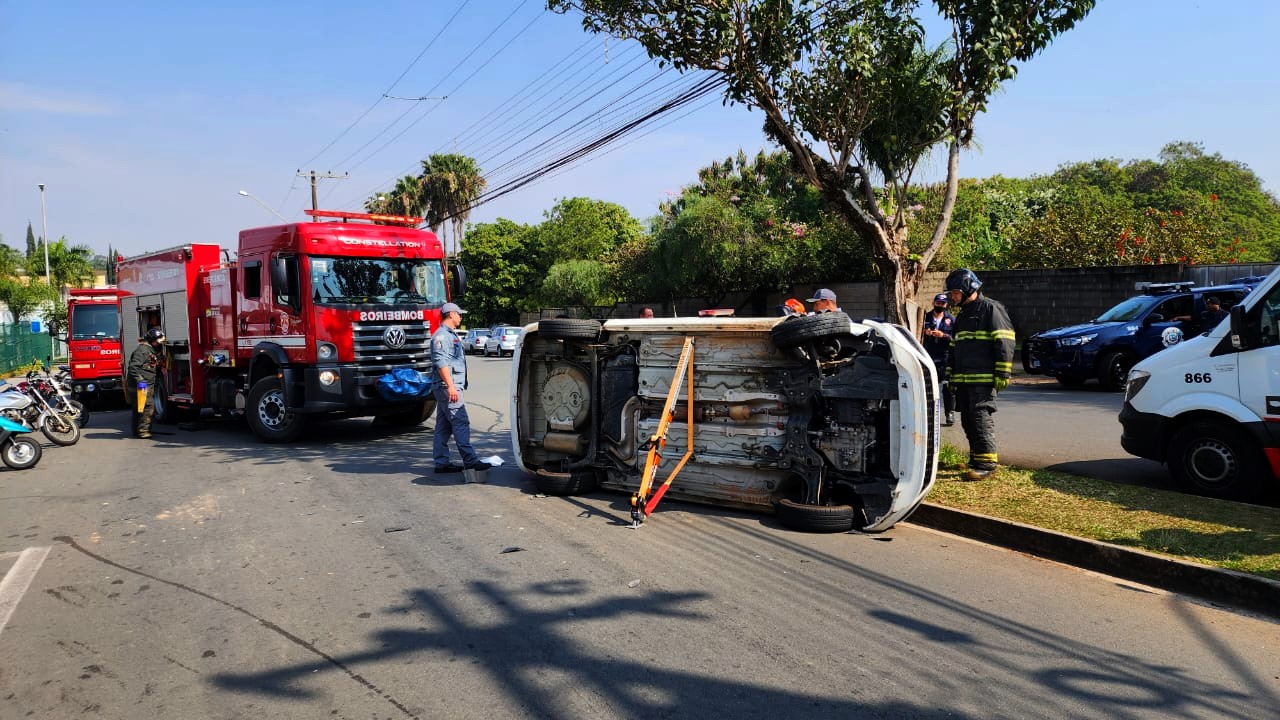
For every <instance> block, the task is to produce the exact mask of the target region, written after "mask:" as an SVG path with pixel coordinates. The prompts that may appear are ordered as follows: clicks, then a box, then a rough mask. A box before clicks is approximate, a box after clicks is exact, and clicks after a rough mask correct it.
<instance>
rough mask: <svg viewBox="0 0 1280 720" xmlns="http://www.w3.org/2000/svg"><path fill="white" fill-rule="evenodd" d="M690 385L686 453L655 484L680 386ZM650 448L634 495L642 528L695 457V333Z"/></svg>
mask: <svg viewBox="0 0 1280 720" xmlns="http://www.w3.org/2000/svg"><path fill="white" fill-rule="evenodd" d="M686 384H687V385H688V388H689V389H688V396H687V398H686V399H685V410H686V416H685V417H686V419H685V426H686V428H687V429H688V431H689V436H688V440H687V441H686V443H685V447H684V457H682V458H680V462H679V463H677V464H676V466H675V468H674V469H673V470H672V471H671V474H670V475H668V476H667V479H666V480H665V481H663V483H662V484H661V485H659V486H657V487H656V488H655V485H656V481H657V476H658V467H659V466H660V465H662V451H663V450H665V449H666V447H667V433H668V432H669V431H670V430H671V422H672V421H673V420H674V419H675V408H676V398H677V397H679V395H680V388H681V387H683V386H684V385H686ZM645 445H646V446H648V448H649V452H648V454H647V455H646V456H645V460H644V472H643V473H642V474H641V475H640V489H639V490H638V491H636V492H635V493H634V494H633V495H632V496H631V527H633V528H638V527H640V524H641V523H643V522H644V520H645V518H647V517H649V516H650V515H652V514H653V510H654V508H656V507H658V502H659V501H661V500H662V496H663V495H666V494H667V490H668V489H670V487H671V483H672V481H674V480H675V479H676V475H679V474H680V471H681V470H683V469H684V466H685V465H686V464H687V463H688V462H689V460H690V459H692V458H693V337H691V336H690V337H685V339H684V346H683V347H682V348H681V349H680V359H679V360H678V361H676V372H675V375H674V377H672V378H671V388H670V389H669V390H668V391H667V401H666V403H665V404H664V405H663V407H662V415H661V417H660V418H659V420H658V428H657V429H656V430H654V432H653V434H652V435H650V436H649V440H648V442H646V443H645Z"/></svg>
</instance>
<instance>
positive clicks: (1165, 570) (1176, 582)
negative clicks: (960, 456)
mask: <svg viewBox="0 0 1280 720" xmlns="http://www.w3.org/2000/svg"><path fill="white" fill-rule="evenodd" d="M907 522H910V523H914V524H916V525H923V526H925V527H929V528H933V529H935V530H941V531H943V532H948V533H952V534H954V535H960V536H963V537H967V538H972V539H974V540H981V541H983V542H987V543H991V544H992V545H999V546H1001V547H1006V548H1009V549H1011V550H1017V551H1019V552H1025V553H1028V554H1030V555H1035V556H1037V557H1042V558H1046V559H1049V560H1054V561H1056V562H1060V563H1065V564H1067V565H1075V566H1076V567H1082V568H1086V569H1088V570H1094V571H1096V572H1100V573H1104V574H1106V575H1112V576H1114V577H1118V578H1124V579H1126V580H1133V581H1134V582H1140V583H1143V584H1144V585H1151V586H1153V587H1158V588H1161V589H1163V590H1169V591H1172V592H1178V593H1184V594H1187V595H1193V596H1195V597H1198V598H1202V599H1204V600H1209V601H1212V602H1215V603H1222V604H1227V605H1233V606H1236V607H1240V608H1244V609H1248V610H1251V611H1254V612H1258V613H1262V614H1265V615H1269V616H1272V617H1276V618H1280V582H1277V581H1275V580H1268V579H1266V578H1262V577H1258V576H1256V575H1249V574H1247V573H1241V572H1236V571H1234V570H1223V569H1220V568H1213V567H1208V566H1206V565H1197V564H1195V563H1190V562H1186V561H1183V560H1176V559H1174V558H1170V557H1165V556H1163V555H1156V554H1154V553H1149V552H1145V551H1142V550H1134V549H1132V548H1126V547H1122V546H1120V545H1111V544H1109V543H1104V542H1098V541H1096V540H1086V539H1084V538H1078V537H1074V536H1071V535H1065V534H1063V533H1059V532H1054V531H1052V530H1045V529H1043V528H1038V527H1034V526H1031V525H1023V524H1022V523H1017V522H1012V521H1009V520H1001V519H998V518H993V517H988V516H986V515H979V514H977V513H971V512H966V511H964V510H956V509H954V508H949V507H943V506H941V505H934V504H930V503H922V504H921V505H920V507H919V508H917V509H916V511H915V512H914V513H912V514H911V517H910V518H909V519H908V520H907Z"/></svg>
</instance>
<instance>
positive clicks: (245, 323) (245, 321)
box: [240, 317, 249, 333]
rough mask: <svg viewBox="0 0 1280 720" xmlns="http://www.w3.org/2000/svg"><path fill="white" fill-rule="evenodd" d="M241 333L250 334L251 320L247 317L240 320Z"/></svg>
mask: <svg viewBox="0 0 1280 720" xmlns="http://www.w3.org/2000/svg"><path fill="white" fill-rule="evenodd" d="M240 332H242V333H244V332H249V318H246V317H241V318H240Z"/></svg>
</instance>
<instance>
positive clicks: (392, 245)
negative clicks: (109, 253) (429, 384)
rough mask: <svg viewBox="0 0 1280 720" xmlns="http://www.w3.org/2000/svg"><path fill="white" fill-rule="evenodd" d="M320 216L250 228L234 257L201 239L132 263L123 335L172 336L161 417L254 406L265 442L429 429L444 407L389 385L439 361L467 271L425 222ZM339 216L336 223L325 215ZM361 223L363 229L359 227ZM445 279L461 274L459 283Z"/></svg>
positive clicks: (252, 415) (123, 279) (125, 283)
mask: <svg viewBox="0 0 1280 720" xmlns="http://www.w3.org/2000/svg"><path fill="white" fill-rule="evenodd" d="M307 214H309V215H311V216H312V217H313V218H314V219H315V221H313V222H299V223H292V224H288V225H275V226H270V227H263V228H255V229H251V230H244V231H242V232H241V233H240V246H239V248H238V252H237V255H236V257H234V258H232V256H231V254H230V252H228V251H226V250H222V249H220V248H219V247H218V246H217V245H212V244H203V243H192V244H190V245H185V246H182V247H177V248H171V249H168V250H161V251H158V252H153V253H149V254H146V255H142V256H139V257H135V258H130V259H127V260H124V261H122V262H121V264H120V265H119V270H118V272H117V282H118V285H119V287H120V289H121V290H126V291H128V292H129V293H131V294H129V295H126V296H124V297H122V298H121V302H120V308H121V311H120V317H121V325H122V328H123V332H122V337H124V338H127V339H128V340H129V341H130V342H129V343H127V344H128V345H129V350H132V346H133V342H136V341H137V340H138V339H139V338H140V337H141V336H142V335H143V334H144V333H145V332H146V331H147V329H148V328H150V327H159V328H161V329H162V330H163V331H164V332H165V335H166V336H167V337H168V362H167V367H165V368H164V369H163V372H161V373H160V375H159V376H158V377H157V382H156V385H157V387H156V388H154V390H155V396H156V412H157V415H158V417H159V418H160V419H161V420H162V421H163V420H174V419H179V418H180V417H181V416H183V415H187V414H190V413H191V412H192V411H193V410H194V411H197V412H198V410H199V408H201V407H212V408H215V409H220V410H230V411H242V412H244V413H245V416H246V419H247V420H248V423H249V427H250V428H251V429H252V430H253V432H254V434H256V435H257V436H258V437H260V438H261V439H263V440H265V441H267V442H287V441H290V440H293V439H295V438H297V437H298V436H299V435H300V434H301V433H302V430H303V427H304V425H305V423H306V420H307V418H308V417H310V416H313V415H316V414H321V413H328V414H342V415H347V416H359V415H374V416H376V417H378V418H380V419H383V420H386V421H388V422H392V423H395V424H417V423H420V422H422V421H423V420H425V419H426V418H427V417H428V416H429V415H430V413H431V412H432V410H433V409H434V401H432V400H427V401H426V402H422V401H418V402H414V403H411V404H405V403H403V402H402V403H394V402H388V401H387V400H385V399H384V398H383V397H382V396H381V395H380V394H379V393H378V389H377V386H376V383H377V380H378V378H380V377H381V376H383V375H384V374H386V373H388V372H390V371H391V370H393V369H395V368H401V367H412V368H415V369H417V370H420V371H421V370H426V369H427V368H428V367H430V357H429V344H430V338H431V333H432V331H433V330H434V329H435V328H437V327H438V326H439V323H440V306H441V305H443V304H444V303H445V302H446V301H448V300H449V298H450V289H452V290H453V292H454V294H456V295H460V294H461V293H462V290H463V284H464V283H465V274H464V273H463V271H462V268H461V266H458V265H455V266H454V267H452V268H449V267H447V266H446V260H445V256H444V252H443V248H442V246H441V244H440V240H439V239H437V238H436V236H435V235H434V234H433V233H431V232H428V231H426V230H418V229H416V226H417V225H418V224H420V223H421V222H422V220H421V219H420V218H414V217H402V216H396V215H369V214H363V213H349V212H338V211H328V210H309V211H307ZM321 218H334V219H335V220H333V221H328V222H325V221H320V219H321ZM351 221H361V222H351ZM446 278H451V279H452V280H453V287H452V288H450V287H449V283H448V282H447V281H446Z"/></svg>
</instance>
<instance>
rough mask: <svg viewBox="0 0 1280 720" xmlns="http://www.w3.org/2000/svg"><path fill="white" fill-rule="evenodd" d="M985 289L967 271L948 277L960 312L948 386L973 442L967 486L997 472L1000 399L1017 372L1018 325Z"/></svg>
mask: <svg viewBox="0 0 1280 720" xmlns="http://www.w3.org/2000/svg"><path fill="white" fill-rule="evenodd" d="M981 288H982V281H981V280H979V279H978V276H977V275H975V274H974V273H973V271H972V270H969V269H968V268H961V269H959V270H955V271H953V272H952V273H951V274H950V275H948V276H947V294H948V295H949V296H950V300H951V304H952V305H954V306H959V307H960V316H959V317H957V318H956V321H955V335H954V337H953V340H952V344H951V357H950V358H949V360H948V365H947V376H948V377H947V381H948V382H949V383H951V388H952V392H953V393H955V404H956V408H957V409H958V410H959V411H960V424H961V425H962V426H963V427H964V434H965V437H966V438H967V439H968V440H969V468H968V470H967V471H966V472H965V474H964V477H963V479H964V480H967V481H973V480H984V479H986V477H987V476H988V475H990V474H991V473H992V472H994V471H995V469H996V463H997V462H998V461H999V457H998V456H997V454H996V423H995V418H994V415H995V412H996V396H997V395H998V394H999V392H1000V391H1001V390H1004V389H1005V388H1006V387H1008V386H1009V375H1010V374H1011V373H1012V372H1013V343H1014V335H1013V323H1011V322H1010V321H1009V313H1008V312H1006V311H1005V309H1004V305H1001V304H1000V303H998V302H996V301H995V300H992V299H991V298H988V297H986V296H984V295H982V294H981V293H980V292H979V290H980V289H981Z"/></svg>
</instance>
